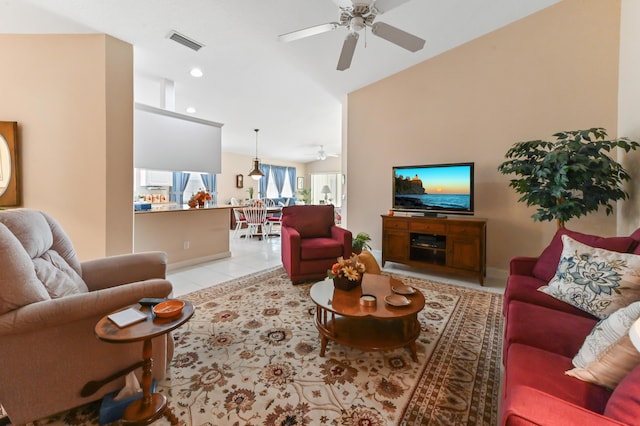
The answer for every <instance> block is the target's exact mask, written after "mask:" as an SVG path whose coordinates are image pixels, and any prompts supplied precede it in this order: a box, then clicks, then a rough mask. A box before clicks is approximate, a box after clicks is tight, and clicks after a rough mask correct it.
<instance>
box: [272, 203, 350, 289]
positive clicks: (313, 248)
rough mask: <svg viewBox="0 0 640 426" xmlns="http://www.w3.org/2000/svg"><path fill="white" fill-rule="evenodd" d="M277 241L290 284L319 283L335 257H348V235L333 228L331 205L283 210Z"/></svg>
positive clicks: (294, 207)
mask: <svg viewBox="0 0 640 426" xmlns="http://www.w3.org/2000/svg"><path fill="white" fill-rule="evenodd" d="M280 241H281V249H280V253H281V258H282V265H283V266H284V269H285V270H286V271H287V274H288V275H289V278H291V281H292V282H293V283H297V282H301V281H307V280H319V279H323V278H325V277H326V276H327V270H328V269H331V266H332V265H333V264H334V263H335V262H336V260H337V259H338V257H341V256H342V257H344V258H345V259H346V258H348V257H350V256H351V242H352V235H351V232H350V231H348V230H346V229H344V228H341V227H339V226H336V225H335V213H334V207H333V206H332V205H319V206H287V207H284V208H283V209H282V226H281V237H280Z"/></svg>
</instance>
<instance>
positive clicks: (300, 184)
mask: <svg viewBox="0 0 640 426" xmlns="http://www.w3.org/2000/svg"><path fill="white" fill-rule="evenodd" d="M296 188H297V189H304V178H303V177H299V178H298V182H297V185H296Z"/></svg>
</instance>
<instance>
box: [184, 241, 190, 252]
mask: <svg viewBox="0 0 640 426" xmlns="http://www.w3.org/2000/svg"><path fill="white" fill-rule="evenodd" d="M184 249H185V250H188V249H189V240H186V241H185V242H184Z"/></svg>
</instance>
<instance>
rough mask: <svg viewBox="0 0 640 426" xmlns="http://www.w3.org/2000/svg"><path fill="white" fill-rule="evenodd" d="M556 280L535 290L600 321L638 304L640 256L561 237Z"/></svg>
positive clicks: (639, 298) (639, 297) (564, 236)
mask: <svg viewBox="0 0 640 426" xmlns="http://www.w3.org/2000/svg"><path fill="white" fill-rule="evenodd" d="M562 244H563V248H562V255H561V256H560V263H559V264H558V269H557V271H556V274H555V276H554V277H553V278H552V279H551V281H549V284H548V285H546V286H543V287H540V288H539V289H538V290H540V291H542V292H544V293H546V294H548V295H550V296H553V297H555V298H556V299H559V300H562V301H564V302H566V303H569V304H570V305H573V306H575V307H576V308H578V309H582V310H583V311H586V312H589V313H590V314H591V315H593V316H595V317H598V318H600V319H603V318H605V317H607V316H608V315H610V314H612V313H613V312H615V311H617V310H618V309H619V308H622V307H624V306H627V305H629V304H631V303H632V302H635V301H638V300H640V255H637V254H630V253H618V252H614V251H609V250H605V249H599V248H594V247H590V246H588V245H586V244H582V243H580V242H578V241H576V240H574V239H573V238H571V237H569V236H567V235H563V236H562Z"/></svg>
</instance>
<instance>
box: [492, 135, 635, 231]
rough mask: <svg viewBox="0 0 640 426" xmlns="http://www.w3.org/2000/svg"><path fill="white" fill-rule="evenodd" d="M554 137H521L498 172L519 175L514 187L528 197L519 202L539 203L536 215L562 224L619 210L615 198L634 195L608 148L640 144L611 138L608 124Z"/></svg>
mask: <svg viewBox="0 0 640 426" xmlns="http://www.w3.org/2000/svg"><path fill="white" fill-rule="evenodd" d="M553 136H554V137H555V138H556V140H555V141H553V142H549V141H543V140H533V141H527V142H518V143H516V144H515V145H513V146H512V147H511V148H510V149H509V150H508V151H507V153H506V154H505V157H506V158H507V159H508V160H507V161H505V162H503V163H502V164H501V165H500V166H499V167H498V171H500V172H501V173H502V174H505V175H506V174H515V175H516V176H518V177H517V178H514V179H511V181H510V182H509V186H510V187H512V188H514V189H515V190H516V192H517V193H518V194H522V197H520V199H519V200H518V201H522V202H526V203H527V206H537V207H538V208H537V211H536V213H535V214H533V215H532V216H531V217H532V218H533V220H537V221H551V220H556V221H557V223H558V227H559V228H560V227H564V224H565V222H567V221H568V220H569V219H571V218H574V217H580V216H585V215H586V214H588V213H590V212H593V211H595V210H597V209H598V208H599V207H600V206H604V207H605V211H606V213H607V215H609V214H611V213H612V212H613V204H612V202H613V201H617V200H625V199H627V198H629V194H627V193H626V192H625V191H624V190H623V189H622V188H621V184H622V183H623V182H624V181H628V180H630V179H631V177H630V176H629V174H628V173H627V172H626V171H625V170H624V168H623V167H622V166H621V165H620V164H619V163H617V162H616V161H615V160H614V159H612V158H611V157H610V156H609V155H608V153H610V152H611V151H613V150H614V149H615V148H622V149H624V150H625V152H629V151H631V150H635V149H637V148H638V146H639V145H638V143H637V142H635V141H632V140H629V139H626V138H622V139H616V140H607V133H606V130H605V129H602V128H591V129H587V130H575V131H565V132H559V133H556V134H554V135H553Z"/></svg>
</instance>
